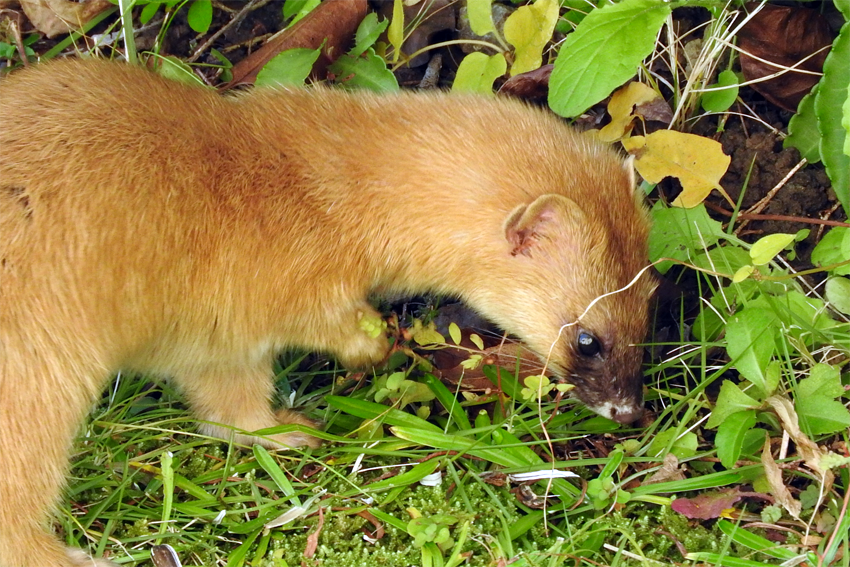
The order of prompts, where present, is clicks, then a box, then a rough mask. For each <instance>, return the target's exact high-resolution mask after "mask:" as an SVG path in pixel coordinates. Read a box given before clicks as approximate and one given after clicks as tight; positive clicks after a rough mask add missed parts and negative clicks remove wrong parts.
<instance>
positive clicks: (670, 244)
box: [649, 201, 724, 274]
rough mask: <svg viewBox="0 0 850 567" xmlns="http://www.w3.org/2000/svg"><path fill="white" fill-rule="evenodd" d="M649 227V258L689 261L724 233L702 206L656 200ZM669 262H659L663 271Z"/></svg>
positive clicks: (666, 268)
mask: <svg viewBox="0 0 850 567" xmlns="http://www.w3.org/2000/svg"><path fill="white" fill-rule="evenodd" d="M652 219H653V223H652V227H651V228H650V232H649V259H650V260H651V261H653V262H655V261H656V260H658V259H659V258H674V259H676V260H681V261H683V262H685V261H688V260H689V259H690V258H691V257H692V256H693V255H694V254H695V253H696V252H697V251H701V250H703V249H704V248H706V247H711V246H713V245H715V244H717V242H718V241H719V240H720V238H721V237H722V236H724V232H723V226H722V225H721V224H720V223H719V222H718V221H716V220H714V219H712V218H711V217H709V216H708V213H707V212H706V210H705V206H704V205H702V204H700V205H697V206H696V207H694V208H692V209H682V208H679V207H668V208H665V207H664V205H663V204H662V203H661V202H660V201H659V202H658V203H656V205H655V206H654V207H653V209H652ZM670 266H672V263H671V262H662V263H659V264H658V265H657V266H656V268H657V269H658V271H659V272H661V273H662V274H664V273H666V272H667V270H669V269H670Z"/></svg>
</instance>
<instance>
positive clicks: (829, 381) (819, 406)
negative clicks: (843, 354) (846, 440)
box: [794, 364, 850, 435]
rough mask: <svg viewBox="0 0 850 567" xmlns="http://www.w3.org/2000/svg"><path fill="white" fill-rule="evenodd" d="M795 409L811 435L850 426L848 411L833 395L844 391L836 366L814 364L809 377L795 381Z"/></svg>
mask: <svg viewBox="0 0 850 567" xmlns="http://www.w3.org/2000/svg"><path fill="white" fill-rule="evenodd" d="M796 394H797V395H796V396H795V401H794V409H795V410H796V411H797V417H799V418H800V423H801V425H802V426H803V427H804V428H805V429H807V430H808V432H809V433H810V434H811V435H824V434H830V433H836V432H838V431H842V430H844V429H846V428H847V427H850V412H848V411H847V408H846V407H844V404H842V403H841V402H840V401H837V400H836V398H838V397H840V396H841V395H843V394H844V386H842V384H841V375H840V373H839V370H838V368H836V367H833V366H830V365H828V364H817V365H815V366H814V367H813V368H812V370H811V373H810V374H809V377H808V378H805V379H803V380H800V382H799V383H798V384H797V391H796Z"/></svg>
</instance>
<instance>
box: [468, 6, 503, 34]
mask: <svg viewBox="0 0 850 567" xmlns="http://www.w3.org/2000/svg"><path fill="white" fill-rule="evenodd" d="M492 14H493V12H492V1H491V0H466V16H467V17H468V18H469V27H470V28H472V33H474V34H475V35H477V36H485V35H487V34H488V33H490V32H494V31H496V28H495V27H494V26H493V15H492Z"/></svg>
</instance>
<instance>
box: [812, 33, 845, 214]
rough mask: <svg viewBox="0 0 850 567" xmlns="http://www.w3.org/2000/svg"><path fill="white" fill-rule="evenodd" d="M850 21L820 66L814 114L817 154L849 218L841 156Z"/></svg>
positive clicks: (842, 149)
mask: <svg viewBox="0 0 850 567" xmlns="http://www.w3.org/2000/svg"><path fill="white" fill-rule="evenodd" d="M848 61H850V21H847V22H844V25H843V26H841V30H840V31H839V32H838V37H836V38H835V41H834V42H833V43H832V49H831V50H830V51H829V54H828V55H827V56H826V60H825V61H824V64H823V77H821V80H820V83H818V94H817V97H816V98H815V112H816V113H817V117H818V130H819V131H820V134H821V143H820V154H821V158H823V165H824V167H825V168H826V173H827V175H829V180H830V181H831V182H832V188H833V190H835V194H836V196H837V197H838V200H839V201H840V202H841V205H842V206H843V207H844V212H845V213H848V214H850V155H848V154H847V153H845V151H844V144H845V140H846V138H847V131H846V130H845V129H844V127H843V126H842V118H841V117H842V116H843V110H844V105H845V103H846V101H847V96H848V86H850V65H848V64H847V62H848Z"/></svg>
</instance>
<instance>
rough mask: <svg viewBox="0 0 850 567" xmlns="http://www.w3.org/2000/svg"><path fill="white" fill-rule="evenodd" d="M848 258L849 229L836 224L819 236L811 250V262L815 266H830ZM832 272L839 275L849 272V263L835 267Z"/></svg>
mask: <svg viewBox="0 0 850 567" xmlns="http://www.w3.org/2000/svg"><path fill="white" fill-rule="evenodd" d="M847 260H850V229H848V228H846V227H843V226H837V227H835V228H833V229H832V230H830V231H829V232H827V233H826V235H824V237H823V238H821V240H820V242H818V244H817V246H815V249H814V250H812V263H813V264H814V265H816V266H831V265H833V264H838V263H840V262H846V261H847ZM832 273H834V274H835V275H839V276H846V275H848V274H850V264H848V265H846V266H841V267H839V268H835V269H834V270H833V271H832Z"/></svg>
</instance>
